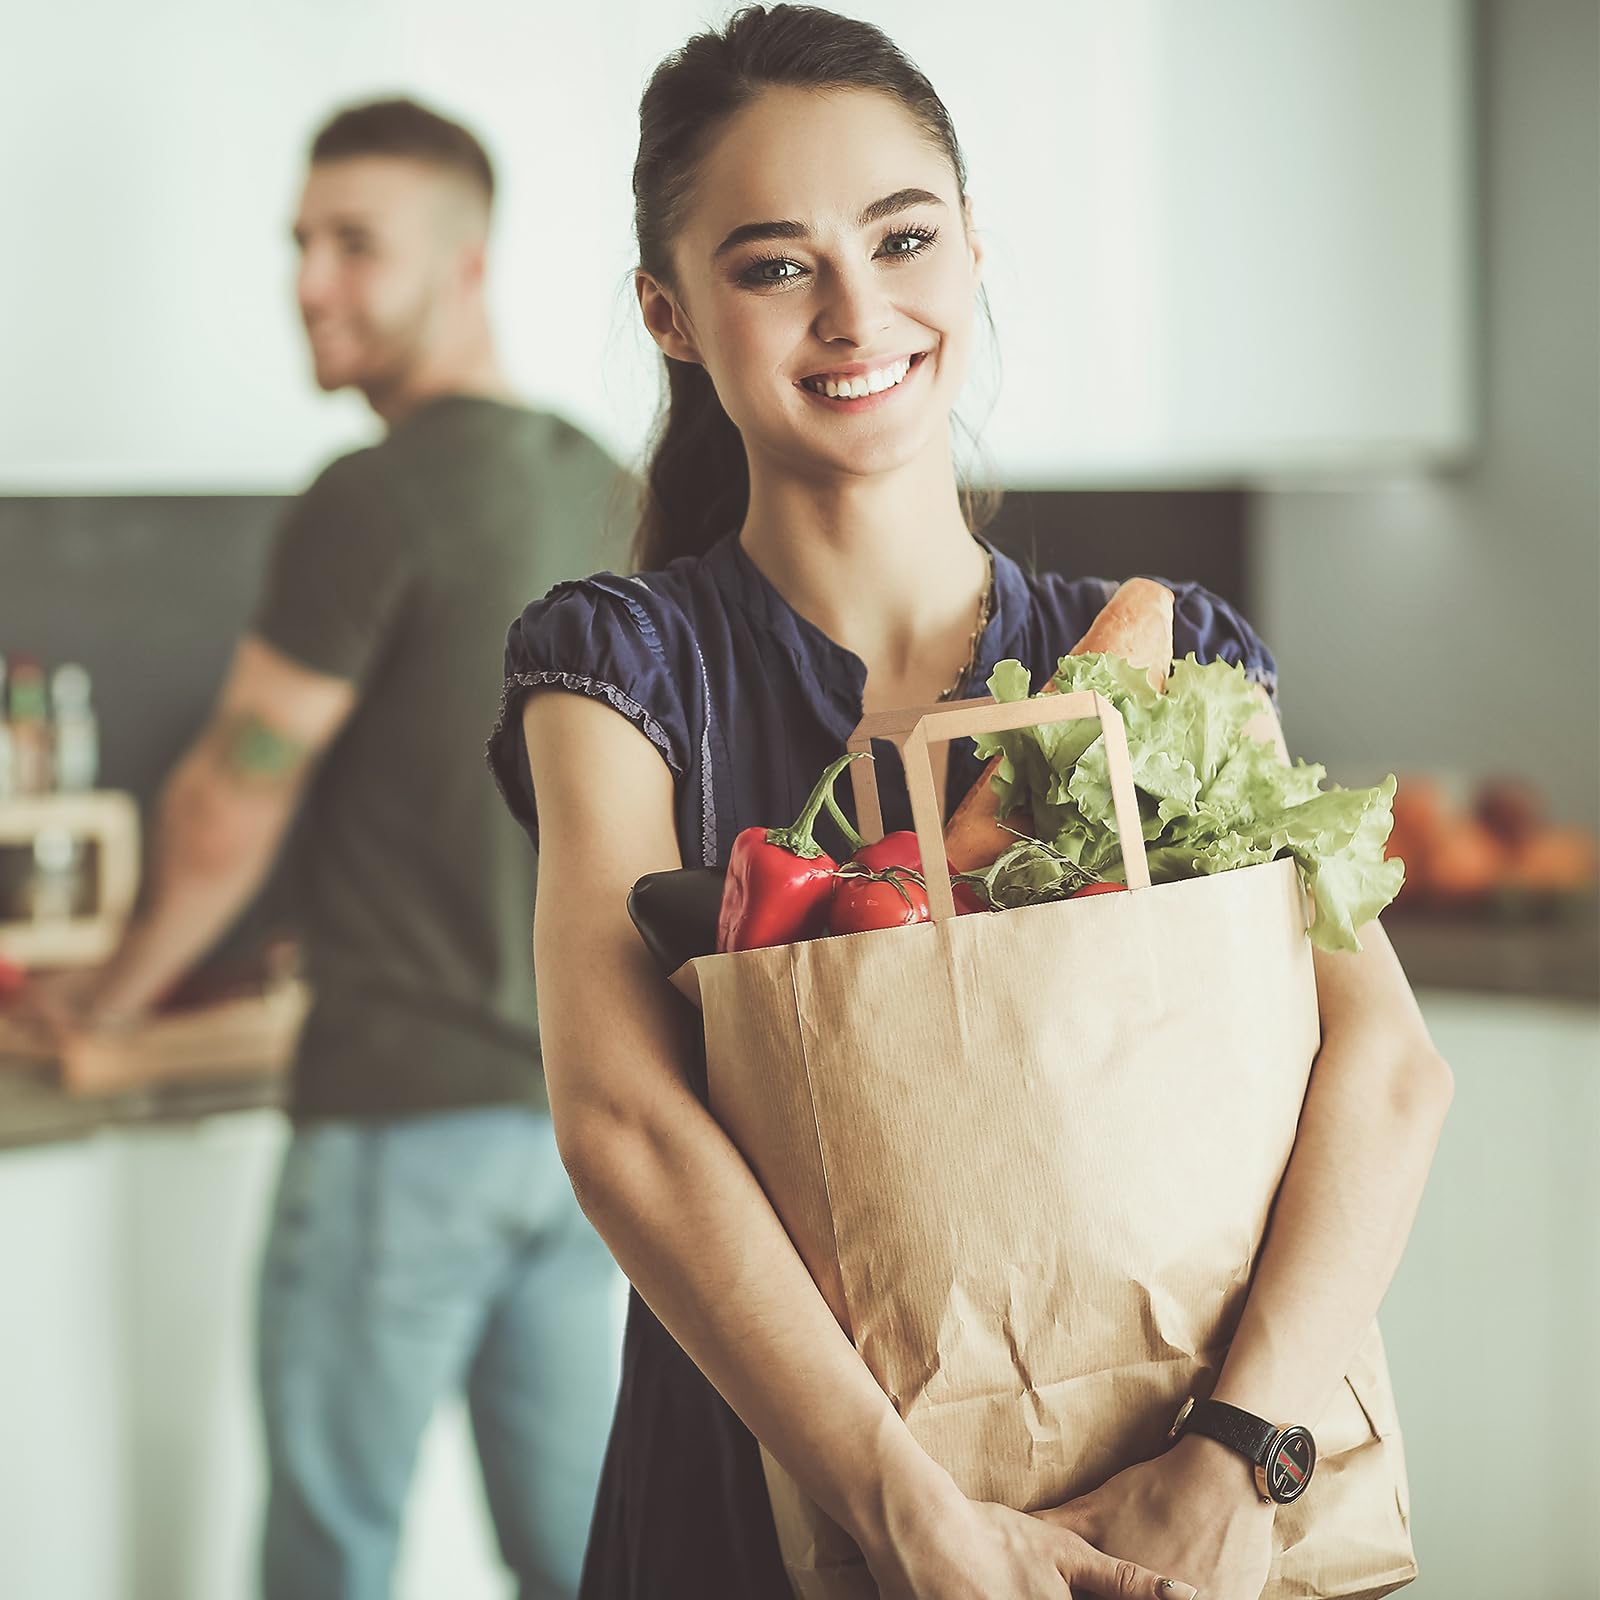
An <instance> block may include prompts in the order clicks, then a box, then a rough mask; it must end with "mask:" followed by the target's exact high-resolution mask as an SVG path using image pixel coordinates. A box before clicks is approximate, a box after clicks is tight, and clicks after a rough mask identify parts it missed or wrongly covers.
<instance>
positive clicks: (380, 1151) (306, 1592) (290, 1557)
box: [258, 1106, 623, 1600]
mask: <svg viewBox="0 0 1600 1600" xmlns="http://www.w3.org/2000/svg"><path fill="white" fill-rule="evenodd" d="M619 1282H620V1280H619V1274H618V1272H617V1269H616V1266H615V1265H614V1263H613V1262H612V1260H611V1257H610V1255H609V1253H608V1252H607V1250H606V1248H605V1246H604V1245H603V1244H602V1243H601V1242H600V1240H599V1238H598V1236H597V1235H596V1234H595V1233H594V1231H593V1230H592V1229H591V1228H590V1226H589V1224H588V1223H587V1221H585V1219H584V1217H583V1214H582V1213H581V1212H580V1211H579V1209H578V1205H577V1202H576V1201H575V1200H574V1199H573V1196H572V1189H571V1185H570V1184H569V1182H568V1179H567V1175H566V1172H565V1170H564V1169H563V1167H562V1165H561V1162H560V1159H559V1157H558V1155H557V1153H556V1145H555V1137H554V1134H553V1133H552V1131H551V1124H550V1119H549V1117H548V1116H545V1115H543V1114H541V1113H539V1112H536V1111H533V1110H531V1109H527V1108H523V1107H511V1106H496V1107H487V1108H483V1109H479V1110H471V1111H452V1112H447V1113H441V1114H437V1115H427V1116H414V1117H405V1118H399V1119H392V1120H384V1121H376V1122H365V1121H364V1122H343V1121H341V1122H329V1123H317V1124H313V1125H311V1126H309V1127H307V1128H304V1129H302V1130H301V1131H299V1132H297V1133H296V1134H295V1136H294V1138H293V1140H292V1142H291V1144H290V1146H289V1149H288V1153H287V1155H286V1157H285V1160H284V1166H283V1173H282V1176H281V1178H280V1180H279V1187H278V1197H277V1206H276V1210H275V1212H274V1215H273V1220H272V1231H271V1234H270V1237H269V1239H268V1242H267V1249H266V1257H265V1261H264V1263H263V1267H262V1279H261V1299H260V1307H259V1313H260V1322H259V1328H258V1341H259V1342H258V1355H259V1361H260V1382H261V1400H262V1408H263V1414H264V1419H265V1424H266V1440H267V1454H268V1462H269V1468H270V1474H271V1486H270V1494H269V1499H268V1506H267V1519H266V1532H265V1540H264V1551H263V1588H264V1594H265V1596H266V1600H388V1596H389V1592H390V1580H391V1576H392V1573H393V1568H394V1561H395V1552H396V1548H397V1546H398V1542H399V1530H400V1517H401V1512H402V1509H403V1507H404V1505H405V1500H406V1492H407V1489H408V1488H409V1486H410V1482H411V1477H412V1472H413V1468H414V1466H415V1462H416V1456H417V1447H418V1443H419V1441H420V1439H421V1436H422V1432H423V1428H424V1427H425V1425H426V1424H427V1421H428V1418H429V1416H430V1415H431V1414H432V1412H433V1409H434V1406H435V1404H436V1403H437V1402H438V1400H439V1399H440V1398H441V1397H442V1396H444V1395H446V1394H448V1393H450V1392H452V1391H454V1390H459V1389H462V1388H464V1389H465V1391H466V1395H467V1401H468V1407H469V1410H470V1412H471V1417H472V1426H473V1432H474V1435H475V1437H476V1440H477V1447H478V1455H479V1458H480V1460H481V1462H482V1466H483V1477H484V1485H485V1488H486V1490H487V1492H488V1500H489V1508H490V1511H491V1513H492V1515H493V1518H494V1523H495V1528H496V1531H497V1533H498V1535H499V1542H500V1549H501V1552H502V1554H503V1555H504V1557H505V1560H506V1563H507V1565H508V1566H509V1567H510V1568H511V1569H512V1571H513V1572H514V1573H515V1574H516V1575H517V1578H518V1580H519V1583H520V1585H521V1595H522V1597H523V1600H547V1597H549V1600H555V1597H558V1596H560V1597H565V1596H570V1595H572V1594H574V1593H575V1592H576V1589H577V1582H578V1573H579V1570H580V1568H581V1566H582V1562H583V1547H584V1540H585V1538H586V1537H587V1534H588V1529H589V1520H590V1514H591V1512H592V1509H593V1505H594V1494H595V1484H596V1481H597V1480H598V1478H599V1473H600V1463H601V1459H602V1456H603V1454H604V1451H605V1443H606V1435H607V1431H608V1428H609V1424H610V1419H611V1412H612V1407H613V1403H614V1400H615V1396H616V1388H617V1375H618V1363H619V1352H620V1349H621V1341H622V1327H621V1312H622V1306H623V1299H622V1294H621V1291H620V1287H619Z"/></svg>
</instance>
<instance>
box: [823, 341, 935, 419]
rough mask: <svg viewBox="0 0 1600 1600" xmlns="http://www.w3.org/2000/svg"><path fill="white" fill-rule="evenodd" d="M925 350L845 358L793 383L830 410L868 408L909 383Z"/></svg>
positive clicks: (875, 405) (895, 394) (869, 409)
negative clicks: (887, 356)
mask: <svg viewBox="0 0 1600 1600" xmlns="http://www.w3.org/2000/svg"><path fill="white" fill-rule="evenodd" d="M927 353H928V352H927V351H926V350H918V351H917V352H915V353H914V354H912V355H909V356H897V357H892V358H890V359H889V360H887V361H884V360H880V361H875V362H868V361H852V362H848V363H846V364H845V365H844V366H842V367H836V368H830V369H829V370H828V371H826V372H819V373H814V374H812V375H811V376H810V377H806V378H802V379H801V380H800V381H799V383H797V384H796V385H795V387H796V388H797V389H799V390H800V391H801V392H802V393H803V394H805V395H806V396H807V397H808V398H810V399H812V400H814V401H816V402H817V403H818V404H819V405H821V406H824V407H825V408H826V409H828V410H830V411H846V412H850V411H871V410H874V409H876V408H877V407H879V406H882V405H885V404H887V403H888V402H889V401H890V400H892V399H893V398H894V397H895V396H897V395H899V394H902V393H903V392H904V391H905V390H906V389H907V388H908V387H910V383H909V380H910V378H911V376H912V374H913V373H915V372H916V370H917V369H918V368H919V367H920V366H921V365H922V363H923V359H924V358H925V357H926V355H927Z"/></svg>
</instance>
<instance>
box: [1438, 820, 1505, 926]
mask: <svg viewBox="0 0 1600 1600" xmlns="http://www.w3.org/2000/svg"><path fill="white" fill-rule="evenodd" d="M1506 859H1507V851H1506V847H1505V846H1504V845H1503V844H1501V842H1500V841H1499V840H1498V839H1497V838H1495V836H1494V835H1493V834H1492V833H1491V832H1490V831H1489V830H1488V829H1487V828H1486V827H1484V825H1483V824H1482V823H1481V822H1479V821H1478V820H1477V819H1476V818H1475V817H1463V816H1455V817H1450V818H1447V819H1446V820H1445V821H1444V822H1442V823H1441V824H1440V825H1439V828H1438V831H1437V832H1436V833H1435V834H1434V835H1433V838H1432V841H1431V843H1430V844H1429V847H1428V852H1427V866H1426V868H1425V871H1426V874H1427V876H1426V878H1425V880H1424V881H1425V883H1426V886H1427V892H1428V895H1429V896H1430V898H1432V899H1435V900H1438V901H1441V902H1443V903H1446V904H1449V905H1454V906H1461V905H1466V904H1470V903H1472V902H1474V901H1479V900H1482V899H1483V898H1484V897H1485V896H1487V895H1488V894H1489V892H1490V891H1491V890H1492V889H1493V888H1494V886H1495V884H1496V883H1498V882H1499V881H1500V879H1501V878H1502V876H1503V875H1504V872H1505V865H1506Z"/></svg>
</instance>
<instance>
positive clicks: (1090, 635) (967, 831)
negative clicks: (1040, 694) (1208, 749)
mask: <svg viewBox="0 0 1600 1600" xmlns="http://www.w3.org/2000/svg"><path fill="white" fill-rule="evenodd" d="M1100 652H1104V653H1107V654H1110V655H1114V656H1120V657H1121V658H1122V660H1124V661H1126V662H1128V663H1129V664H1130V665H1131V666H1135V667H1144V668H1145V669H1146V673H1147V676H1148V678H1149V680H1150V686H1151V687H1152V688H1153V689H1156V690H1161V689H1164V688H1165V687H1166V683H1167V669H1168V668H1169V667H1170V666H1171V665H1172V591H1171V590H1170V589H1168V588H1166V587H1165V586H1164V585H1162V584H1159V583H1155V582H1152V581H1151V580H1150V579H1149V578H1129V579H1128V581H1127V582H1126V583H1125V584H1123V585H1122V587H1121V588H1120V589H1118V590H1117V592H1116V593H1115V594H1114V595H1112V597H1111V598H1110V599H1109V600H1108V601H1106V603H1105V605H1104V606H1103V607H1102V608H1101V611H1100V614H1099V616H1097V617H1096V618H1095V619H1094V621H1093V622H1092V623H1091V624H1090V625H1089V631H1088V632H1087V633H1086V634H1084V636H1083V637H1082V638H1081V639H1080V640H1079V641H1078V642H1077V643H1076V644H1075V645H1074V646H1073V647H1072V649H1071V650H1069V651H1068V652H1067V653H1068V654H1069V655H1074V656H1084V655H1091V654H1097V653H1100ZM1055 687H1056V685H1055V679H1054V678H1053V677H1052V678H1051V680H1050V682H1049V683H1048V684H1046V685H1045V688H1044V693H1045V694H1053V693H1055ZM999 767H1000V757H999V756H996V757H995V758H994V760H993V761H991V762H990V763H989V765H988V766H987V767H985V768H984V770H983V775H982V776H981V777H980V778H979V779H978V781H977V782H976V783H975V784H973V786H972V787H971V788H970V789H969V790H968V791H967V793H966V796H965V797H964V798H963V800H962V802H961V804H960V805H959V806H957V807H956V809H955V814H954V815H953V816H952V817H951V818H950V821H949V822H948V823H947V824H946V826H945V830H944V847H945V854H946V855H948V856H949V858H950V864H951V865H952V866H953V867H954V868H955V870H956V871H957V872H975V871H977V870H978V869H979V868H980V867H987V866H988V865H990V863H991V862H993V861H995V860H996V859H997V858H998V857H999V855H1000V854H1001V852H1002V851H1004V850H1005V849H1007V848H1008V847H1009V846H1010V845H1012V844H1014V843H1015V842H1016V835H1015V834H1013V833H1008V832H1007V831H1006V830H1005V829H1004V828H1003V827H1001V825H1000V802H999V800H998V799H997V798H996V796H995V792H994V784H993V782H992V780H993V778H994V775H995V773H996V772H997V771H998V770H999Z"/></svg>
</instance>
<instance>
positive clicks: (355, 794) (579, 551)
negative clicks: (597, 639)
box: [254, 396, 621, 1117]
mask: <svg viewBox="0 0 1600 1600" xmlns="http://www.w3.org/2000/svg"><path fill="white" fill-rule="evenodd" d="M620 491H621V480H620V477H619V474H618V471H617V469H616V467H615V466H614V465H613V463H612V462H611V461H610V460H609V459H608V458H607V457H606V456H605V454H604V453H603V452H602V451H601V450H600V449H599V447H598V446H597V445H595V444H594V443H593V442H592V441H591V440H589V439H588V438H587V437H586V436H585V435H583V434H581V433H579V432H577V431H576V430H575V429H573V428H571V427H569V426H568V425H567V424H565V423H563V422H561V421H560V420H559V419H557V418H555V417H552V416H549V415H546V414H543V413H539V412H534V411H529V410H526V409H523V408H521V407H518V406H512V405H506V404H502V403H500V402H498V401H494V400H488V399H480V398H475V397H467V396H452V397H447V398H442V399H436V400H433V401H431V402H429V403H428V404H426V405H425V406H423V407H422V408H420V409H419V410H418V411H417V412H415V413H414V414H413V415H411V416H409V417H408V418H406V419H405V420H404V421H403V422H401V423H400V424H399V425H398V426H397V427H396V428H395V429H394V431H393V432H392V433H391V434H390V435H389V436H388V438H387V439H385V440H384V441H383V442H382V443H381V444H379V445H377V446H375V447H373V448H372V449H369V450H363V451H358V452H357V453H355V454H354V455H350V456H346V457H344V458H343V459H342V460H340V461H337V462H335V463H334V464H333V465H332V466H331V467H329V468H328V469H327V471H326V472H324V473H323V474H322V476H321V477H320V478H319V479H318V480H317V481H316V483H315V484H313V485H312V487H311V488H310V489H309V490H308V491H307V493H306V494H305V495H304V496H303V497H302V498H301V499H300V500H299V501H297V502H296V504H295V506H294V508H293V509H292V510H291V512H290V514H289V516H288V518H287V520H286V522H285V525H284V527H283V529H282V531H281V533H280V536H279V540H278V544H277V547H276V549H275V552H274V558H273V562H272V566H271V571H270V576H269V581H268V588H267V593H266V597H265V599H264V601H263V604H262V607H261V610H260V612H259V613H258V616H257V619H256V623H255V628H254V631H255V632H256V633H257V635H259V636H260V637H261V638H263V639H264V640H265V641H266V642H267V643H268V644H270V645H272V646H274V647H275V648H277V649H278V650H280V651H282V652H284V653H285V654H286V655H288V656H290V657H292V658H293V659H294V660H296V661H298V662H300V663H301V664H303V665H305V666H307V667H310V668H312V669H314V670H316V671H319V672H323V673H327V674H330V675H332V676H336V677H341V678H348V679H351V680H352V681H354V682H356V683H357V684H358V686H359V691H360V693H359V700H358V703H357V705H356V708H355V710H354V712H353V713H352V714H351V716H350V718H349V720H348V722H347V723H346V724H345V726H344V727H343V729H342V730H341V732H340V734H339V736H338V738H337V739H336V740H335V742H334V743H333V745H332V746H331V747H330V749H329V750H328V752H327V754H326V756H325V757H324V759H323V762H322V764H321V766H320V768H319V770H318V771H317V773H316V776H315V778H314V780H313V783H312V787H311V790H310V792H309V794H308V796H307V800H306V807H305V817H304V825H303V826H302V827H301V829H300V830H299V833H298V836H297V839H296V843H295V847H294V848H295V866H296V870H297V876H298V880H299V883H300V886H301V903H302V907H303V921H304V925H305V936H306V944H307V953H308V963H309V969H310V977H311V980H312V983H313V985H314V987H315V990H316V1001H315V1005H314V1007H313V1010H312V1014H311V1017H310V1019H309V1021H308V1023H307V1026H306V1031H305V1034H304V1037H303V1039H302V1043H301V1048H300V1055H299V1060H298V1063H297V1068H296V1079H295V1086H294V1100H293V1105H294V1110H295V1113H296V1115H297V1116H301V1117H321V1116H365V1115H373V1114H384V1113H394V1112H410V1111H425V1110H442V1109H447V1108H450V1107H459V1106H467V1105H483V1104H496V1103H504V1102H514V1101H523V1102H533V1103H542V1102H543V1080H542V1076H541V1073H540V1070H539V1057H538V1041H537V1031H536V1023H535V1016H534V992H533V974H532V963H531V941H530V929H531V925H532V912H533V869H532V866H531V864H530V862H529V859H528V854H527V844H526V840H525V839H524V838H523V837H522V835H521V834H520V832H519V831H518V830H517V829H516V827H515V825H514V824H512V823H511V822H510V820H509V818H507V817H506V815H505V811H504V807H502V806H501V805H500V804H499V801H498V798H497V796H496V795H495V793H494V789H493V785H492V784H491V783H490V782H489V781H488V777H487V774H486V772H485V770H484V764H483V754H482V752H483V741H484V736H485V718H484V711H483V707H484V696H485V694H486V693H489V694H490V695H492V693H493V687H492V686H493V685H495V684H497V683H498V682H499V681H500V679H501V676H502V668H503V660H502V652H503V644H504V624H505V618H506V616H507V615H509V614H510V612H511V611H513V610H515V607H516V604H517V603H518V600H519V597H522V596H526V595H529V594H542V593H543V592H545V590H547V589H548V588H550V587H551V585H553V584H554V583H556V582H558V581H560V580H561V579H563V578H570V577H577V576H581V575H583V574H584V573H587V572H590V571H593V570H594V569H595V568H596V567H599V566H603V565H605V564H607V556H608V555H609V554H610V552H608V551H607V550H606V548H605V547H604V546H603V544H602V542H601V536H602V531H603V530H604V529H605V528H606V527H607V526H609V525H612V524H614V523H615V521H616V520H617V518H616V513H617V511H618V510H619V494H620Z"/></svg>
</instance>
